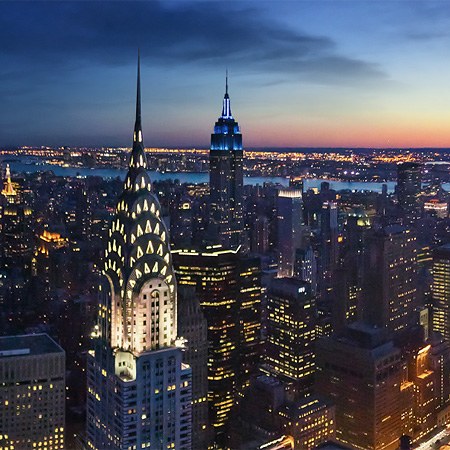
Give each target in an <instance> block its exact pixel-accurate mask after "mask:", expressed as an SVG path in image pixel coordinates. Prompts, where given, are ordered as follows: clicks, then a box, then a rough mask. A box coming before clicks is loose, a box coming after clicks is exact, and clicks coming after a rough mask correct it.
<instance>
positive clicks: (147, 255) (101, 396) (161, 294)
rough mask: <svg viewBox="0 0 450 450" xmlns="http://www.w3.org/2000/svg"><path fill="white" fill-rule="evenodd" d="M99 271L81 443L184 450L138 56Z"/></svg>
mask: <svg viewBox="0 0 450 450" xmlns="http://www.w3.org/2000/svg"><path fill="white" fill-rule="evenodd" d="M103 274H104V279H105V282H104V283H103V285H102V286H101V291H100V304H99V313H98V324H97V325H96V327H95V330H94V332H93V349H92V350H91V351H90V352H89V355H88V370H87V378H88V382H87V383H88V396H87V432H86V438H87V439H86V440H87V442H86V444H87V448H90V449H96V450H104V449H114V450H125V449H126V450H128V449H145V448H150V449H158V450H160V449H177V450H178V449H180V450H184V449H190V448H191V369H190V367H189V366H187V365H185V364H183V363H182V349H181V348H180V347H181V346H180V345H178V346H177V344H178V341H177V339H176V333H177V286H176V280H175V274H174V270H173V266H172V256H171V253H170V245H169V234H168V231H167V229H166V226H165V224H164V222H163V220H162V218H161V207H160V204H159V201H158V198H157V197H156V195H155V194H154V193H153V190H152V183H151V181H150V178H149V175H148V173H147V158H146V155H145V151H144V143H143V136H142V126H141V95H140V64H139V61H138V79H137V99H136V123H135V127H134V134H133V149H132V152H131V155H130V160H129V168H128V173H127V176H126V178H125V182H124V187H123V192H122V194H121V195H120V197H119V199H118V201H117V206H116V210H115V215H114V218H113V220H112V222H111V225H110V228H109V239H108V242H107V246H106V250H105V257H104V268H103Z"/></svg>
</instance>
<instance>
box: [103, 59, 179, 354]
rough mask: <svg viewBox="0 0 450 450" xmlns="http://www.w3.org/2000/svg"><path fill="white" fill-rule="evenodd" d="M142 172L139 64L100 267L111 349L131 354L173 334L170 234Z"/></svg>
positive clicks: (170, 342) (165, 341)
mask: <svg viewBox="0 0 450 450" xmlns="http://www.w3.org/2000/svg"><path fill="white" fill-rule="evenodd" d="M146 169H147V158H146V155H145V151H144V143H143V139H142V126H141V92H140V61H139V59H138V75H137V96H136V122H135V127H134V135H133V149H132V151H131V155H130V161H129V168H128V173H127V175H126V178H125V182H124V188H123V192H122V194H121V195H120V197H119V200H118V202H117V206H116V211H115V215H114V218H113V220H112V224H111V226H110V229H109V240H108V245H107V249H106V253H105V266H104V274H105V275H106V277H107V279H108V281H109V284H110V292H111V321H110V322H111V325H110V327H111V329H110V332H109V334H110V343H111V346H112V347H117V348H121V349H124V350H129V351H132V352H133V353H135V354H139V353H141V352H143V351H146V350H151V349H156V348H161V347H167V346H171V345H173V343H174V340H175V338H176V329H177V323H176V285H175V277H174V271H173V267H172V259H171V254H170V244H169V234H168V232H167V229H166V226H165V224H164V222H163V220H162V218H161V206H160V204H159V201H158V199H157V197H156V195H155V194H154V193H153V192H152V185H151V182H150V178H149V175H148V173H147V170H146Z"/></svg>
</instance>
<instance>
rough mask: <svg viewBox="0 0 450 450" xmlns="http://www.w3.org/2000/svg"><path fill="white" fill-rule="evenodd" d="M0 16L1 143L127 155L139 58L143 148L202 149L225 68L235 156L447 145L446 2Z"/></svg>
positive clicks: (94, 9) (49, 7)
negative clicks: (265, 150)
mask: <svg viewBox="0 0 450 450" xmlns="http://www.w3.org/2000/svg"><path fill="white" fill-rule="evenodd" d="M0 8H1V11H2V14H1V15H0V16H1V19H0V25H1V27H0V29H1V31H0V33H1V35H2V36H3V39H2V41H3V42H4V43H5V45H4V46H2V50H1V51H0V61H1V63H2V64H1V66H2V70H1V72H0V77H1V79H2V81H3V83H2V87H1V88H0V98H1V99H2V103H3V105H4V108H2V113H1V115H0V124H1V125H0V135H1V136H2V142H0V145H2V146H10V145H11V146H12V145H69V146H77V145H80V146H125V145H128V142H129V134H128V133H127V127H126V126H123V125H121V124H122V123H123V120H124V118H126V117H130V112H131V111H132V109H133V105H132V103H131V101H130V98H131V95H130V94H131V89H130V86H129V83H128V79H129V76H130V74H131V73H132V72H133V61H134V59H135V55H136V52H137V49H138V48H140V49H141V54H142V63H143V81H144V82H145V86H146V88H145V89H144V92H143V104H144V106H145V108H146V110H148V111H149V113H150V114H149V115H148V117H147V118H146V119H145V121H146V122H145V123H144V124H143V125H144V127H145V129H146V130H148V131H147V135H148V137H147V143H148V145H149V146H167V147H173V146H180V145H185V146H196V147H207V144H208V140H209V133H208V132H207V131H209V129H210V128H211V126H210V118H211V117H214V116H218V115H219V113H220V106H221V105H220V103H219V102H220V98H221V96H222V95H223V92H224V84H225V83H224V78H225V70H226V68H228V69H229V72H230V93H231V95H232V97H233V101H234V105H235V108H236V110H237V111H238V114H237V120H239V122H240V123H241V124H242V127H243V132H244V133H245V142H244V148H251V147H265V146H276V147H302V146H306V147H309V146H311V147H322V146H323V147H335V146H336V147H339V146H344V147H346V146H354V147H446V146H449V145H450V131H448V130H447V123H448V120H449V119H450V117H449V116H450V112H449V111H450V109H448V106H447V105H448V104H449V103H450V93H447V90H446V76H445V74H446V73H447V72H448V70H447V62H446V60H447V59H448V58H447V56H446V55H447V47H448V46H447V44H448V43H449V41H450V35H449V34H448V32H447V29H448V23H449V21H450V7H449V6H448V4H446V2H420V1H417V2H382V1H377V2H361V1H345V2H340V1H339V2H287V1H286V2H269V1H266V2H258V3H256V2H255V1H246V2H230V3H227V4H226V5H224V4H222V3H221V2H199V1H190V2H164V4H162V3H160V2H137V3H134V2H93V3H90V2H80V3H78V2H49V3H44V2H33V3H31V2H30V3H27V2H20V3H13V2H11V3H8V2H5V3H2V4H1V6H0ZM186 111H188V113H187V112H186ZM24 124H27V126H24Z"/></svg>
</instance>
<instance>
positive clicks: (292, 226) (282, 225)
mask: <svg viewBox="0 0 450 450" xmlns="http://www.w3.org/2000/svg"><path fill="white" fill-rule="evenodd" d="M302 225H303V200H302V191H300V190H299V189H289V188H286V189H280V190H279V191H278V196H277V234H278V244H277V247H278V264H279V268H278V276H279V277H292V275H293V273H294V262H295V252H296V250H297V249H299V248H300V247H301V246H302V238H303V234H302V232H303V227H302Z"/></svg>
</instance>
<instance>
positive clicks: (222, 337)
mask: <svg viewBox="0 0 450 450" xmlns="http://www.w3.org/2000/svg"><path fill="white" fill-rule="evenodd" d="M173 257H174V265H175V269H176V273H177V280H178V283H179V284H180V285H188V286H194V287H195V290H196V294H197V296H198V299H199V301H200V305H201V308H202V311H203V314H204V315H205V318H206V320H207V323H208V344H209V347H208V403H209V412H210V422H211V425H212V426H213V427H214V429H215V431H216V433H217V434H218V435H220V434H222V432H223V431H224V430H225V429H226V425H227V422H228V419H229V417H230V412H231V409H232V408H233V406H234V405H235V402H236V396H237V394H238V393H239V392H240V391H241V388H243V387H245V386H247V385H248V380H249V378H250V375H251V374H252V372H254V371H255V368H256V365H257V363H258V358H259V346H260V329H261V281H260V264H259V259H258V258H252V257H246V256H242V255H240V254H238V252H237V250H227V249H223V248H222V247H220V246H216V247H209V248H206V249H205V250H203V251H198V250H193V249H191V250H174V251H173Z"/></svg>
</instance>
